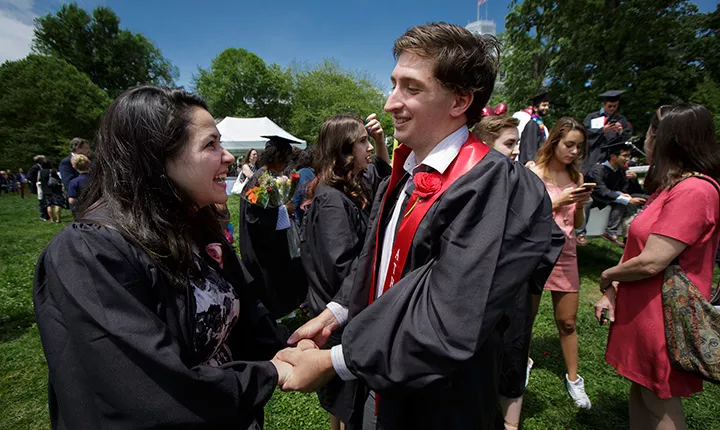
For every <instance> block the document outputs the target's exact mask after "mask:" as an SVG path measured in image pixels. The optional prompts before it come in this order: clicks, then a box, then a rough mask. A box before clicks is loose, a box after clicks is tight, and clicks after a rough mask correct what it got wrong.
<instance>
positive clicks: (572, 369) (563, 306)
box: [552, 291, 578, 381]
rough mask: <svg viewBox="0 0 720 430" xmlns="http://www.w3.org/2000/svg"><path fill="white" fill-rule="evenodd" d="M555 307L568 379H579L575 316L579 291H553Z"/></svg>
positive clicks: (556, 322) (556, 323)
mask: <svg viewBox="0 0 720 430" xmlns="http://www.w3.org/2000/svg"><path fill="white" fill-rule="evenodd" d="M552 300H553V309H554V310H555V325H557V328H558V334H559V335H560V347H561V348H562V353H563V358H564V359H565V366H566V367H567V374H568V379H570V380H571V381H576V380H577V376H578V375H577V371H578V338H577V332H576V331H575V316H576V315H577V310H578V293H562V292H559V291H553V292H552Z"/></svg>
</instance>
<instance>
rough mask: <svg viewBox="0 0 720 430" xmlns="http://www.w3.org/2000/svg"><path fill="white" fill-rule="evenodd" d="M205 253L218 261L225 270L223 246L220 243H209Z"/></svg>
mask: <svg viewBox="0 0 720 430" xmlns="http://www.w3.org/2000/svg"><path fill="white" fill-rule="evenodd" d="M205 252H207V254H208V255H209V256H210V258H212V259H213V260H215V261H217V263H218V265H220V268H221V269H222V268H223V259H222V246H221V245H220V244H219V243H208V244H207V245H206V246H205Z"/></svg>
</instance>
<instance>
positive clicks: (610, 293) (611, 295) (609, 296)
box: [595, 288, 617, 322]
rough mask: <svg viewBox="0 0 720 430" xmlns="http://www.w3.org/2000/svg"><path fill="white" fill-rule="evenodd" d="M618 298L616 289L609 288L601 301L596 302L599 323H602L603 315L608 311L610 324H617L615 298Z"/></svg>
mask: <svg viewBox="0 0 720 430" xmlns="http://www.w3.org/2000/svg"><path fill="white" fill-rule="evenodd" d="M616 296H617V293H616V292H615V288H608V289H607V290H606V291H605V294H603V295H602V297H600V299H599V300H598V301H597V302H595V318H597V320H598V322H602V313H603V310H605V309H607V310H608V319H609V320H610V322H615V298H616Z"/></svg>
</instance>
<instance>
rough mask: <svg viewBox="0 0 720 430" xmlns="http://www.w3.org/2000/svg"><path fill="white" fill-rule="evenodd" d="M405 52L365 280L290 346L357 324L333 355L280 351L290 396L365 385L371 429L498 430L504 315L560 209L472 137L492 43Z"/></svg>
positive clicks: (462, 42) (363, 266) (397, 72)
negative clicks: (494, 429) (335, 384)
mask: <svg viewBox="0 0 720 430" xmlns="http://www.w3.org/2000/svg"><path fill="white" fill-rule="evenodd" d="M394 54H395V57H396V59H397V64H396V67H395V69H394V71H393V73H392V77H391V80H392V83H393V88H394V89H393V91H392V93H391V95H390V97H389V99H388V101H387V103H386V105H385V110H386V111H388V112H390V113H392V116H393V122H394V125H395V137H396V138H397V139H398V140H399V141H400V142H401V143H402V145H400V146H399V147H398V148H397V150H396V151H395V155H394V159H393V172H392V175H391V177H390V179H389V181H385V182H384V183H383V184H382V185H381V186H380V188H379V189H378V193H377V195H376V199H375V202H374V204H373V209H372V214H371V217H370V224H369V225H370V226H371V227H370V229H369V231H368V234H367V236H366V237H367V239H366V242H365V244H364V247H363V251H361V253H360V256H359V258H358V260H357V261H356V262H355V268H354V276H350V277H348V278H346V279H345V281H344V283H343V285H342V287H341V289H340V292H339V293H338V295H337V296H336V297H335V301H334V302H331V303H330V304H328V310H326V311H324V312H323V313H321V314H320V315H319V316H318V317H317V318H315V319H313V320H311V321H310V322H308V323H307V324H306V325H305V326H303V327H301V329H299V330H298V332H296V333H295V334H294V335H293V337H291V339H290V342H294V341H297V340H298V339H300V338H310V339H315V340H316V341H317V342H319V343H323V342H324V340H325V339H326V338H327V336H329V334H330V333H332V331H333V330H334V329H335V328H337V327H338V326H339V325H340V324H344V323H345V322H346V320H348V317H349V323H347V325H346V327H345V331H344V332H343V336H342V343H341V345H337V346H335V347H333V348H332V349H331V350H330V351H327V350H312V349H310V350H307V349H306V350H302V351H301V350H300V349H289V350H286V351H283V353H282V354H281V359H283V360H285V361H287V362H289V363H290V364H292V365H293V366H294V367H293V375H292V376H291V377H290V379H289V381H288V383H287V384H286V385H284V387H283V388H284V389H286V390H289V389H293V390H303V391H310V390H315V389H317V388H318V387H319V386H321V385H322V384H324V383H326V382H327V381H328V380H329V379H331V378H332V377H334V376H335V375H336V374H337V375H338V376H339V377H340V378H342V379H344V380H352V379H354V378H357V379H359V380H360V381H362V382H363V383H364V384H365V385H367V387H369V389H371V390H372V391H373V392H374V393H375V394H374V396H373V397H370V398H369V399H368V400H369V401H368V402H366V410H368V413H366V414H365V417H364V423H363V426H364V427H363V428H382V429H404V428H424V429H461V428H462V429H465V428H468V429H469V428H472V429H485V428H491V426H492V423H493V420H494V418H495V411H496V407H497V376H498V375H497V373H498V367H499V350H500V348H499V347H500V344H501V342H502V333H503V331H504V329H505V327H506V326H507V319H506V318H503V316H504V315H505V313H506V312H507V310H508V309H510V308H511V307H512V306H514V303H515V299H516V297H517V292H518V290H519V289H520V288H521V286H522V285H523V284H524V283H525V282H526V281H527V280H528V279H529V277H530V276H531V273H532V272H533V269H534V268H535V267H536V266H537V265H538V263H539V262H540V261H541V259H542V256H543V255H544V254H545V253H546V251H547V250H548V248H549V246H550V241H551V223H552V215H551V202H550V199H549V197H548V196H547V194H546V193H545V192H544V186H543V184H542V182H541V181H540V180H539V179H538V178H537V177H536V176H534V175H533V174H532V173H531V172H530V171H529V170H528V169H525V168H524V167H523V166H522V165H520V164H518V163H513V162H512V161H510V160H509V159H508V158H507V157H505V156H503V155H502V154H500V153H499V152H496V151H492V150H490V149H489V147H488V146H486V145H484V144H483V143H482V142H480V141H478V139H477V138H476V137H475V136H474V135H473V134H470V133H469V132H468V125H472V124H474V123H475V122H476V121H477V120H478V119H479V118H480V113H481V110H482V107H483V106H485V105H486V103H487V101H488V99H489V97H490V94H491V92H492V89H493V84H494V80H495V76H496V74H497V59H498V57H499V45H498V42H497V41H496V40H495V39H494V38H492V37H490V36H476V35H473V34H472V33H470V32H468V31H467V30H466V29H464V28H462V27H459V26H455V25H450V24H445V23H434V24H427V25H423V26H418V27H414V28H411V29H409V30H408V31H407V32H406V33H405V34H404V35H403V36H402V37H400V38H399V39H398V40H397V41H396V42H395V46H394ZM375 420H376V422H374V421H375Z"/></svg>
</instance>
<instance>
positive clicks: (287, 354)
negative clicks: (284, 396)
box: [276, 348, 335, 393]
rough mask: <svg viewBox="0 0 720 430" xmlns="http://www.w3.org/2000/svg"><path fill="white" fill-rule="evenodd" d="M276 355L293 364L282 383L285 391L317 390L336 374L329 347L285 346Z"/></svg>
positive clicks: (305, 391) (306, 391)
mask: <svg viewBox="0 0 720 430" xmlns="http://www.w3.org/2000/svg"><path fill="white" fill-rule="evenodd" d="M276 357H277V358H278V359H280V360H282V361H284V362H285V363H289V364H290V365H292V372H291V374H290V377H289V378H287V379H286V380H285V381H284V383H283V384H282V389H283V391H302V392H303V393H310V392H313V391H317V390H319V389H320V388H322V387H323V386H324V385H325V384H327V383H328V382H330V380H331V379H332V378H333V377H334V376H335V369H334V368H333V365H332V359H331V358H330V350H328V349H325V350H321V349H307V350H305V351H301V350H300V349H298V348H285V349H283V350H282V351H280V352H278V354H277V356H276ZM278 385H279V384H278Z"/></svg>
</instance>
